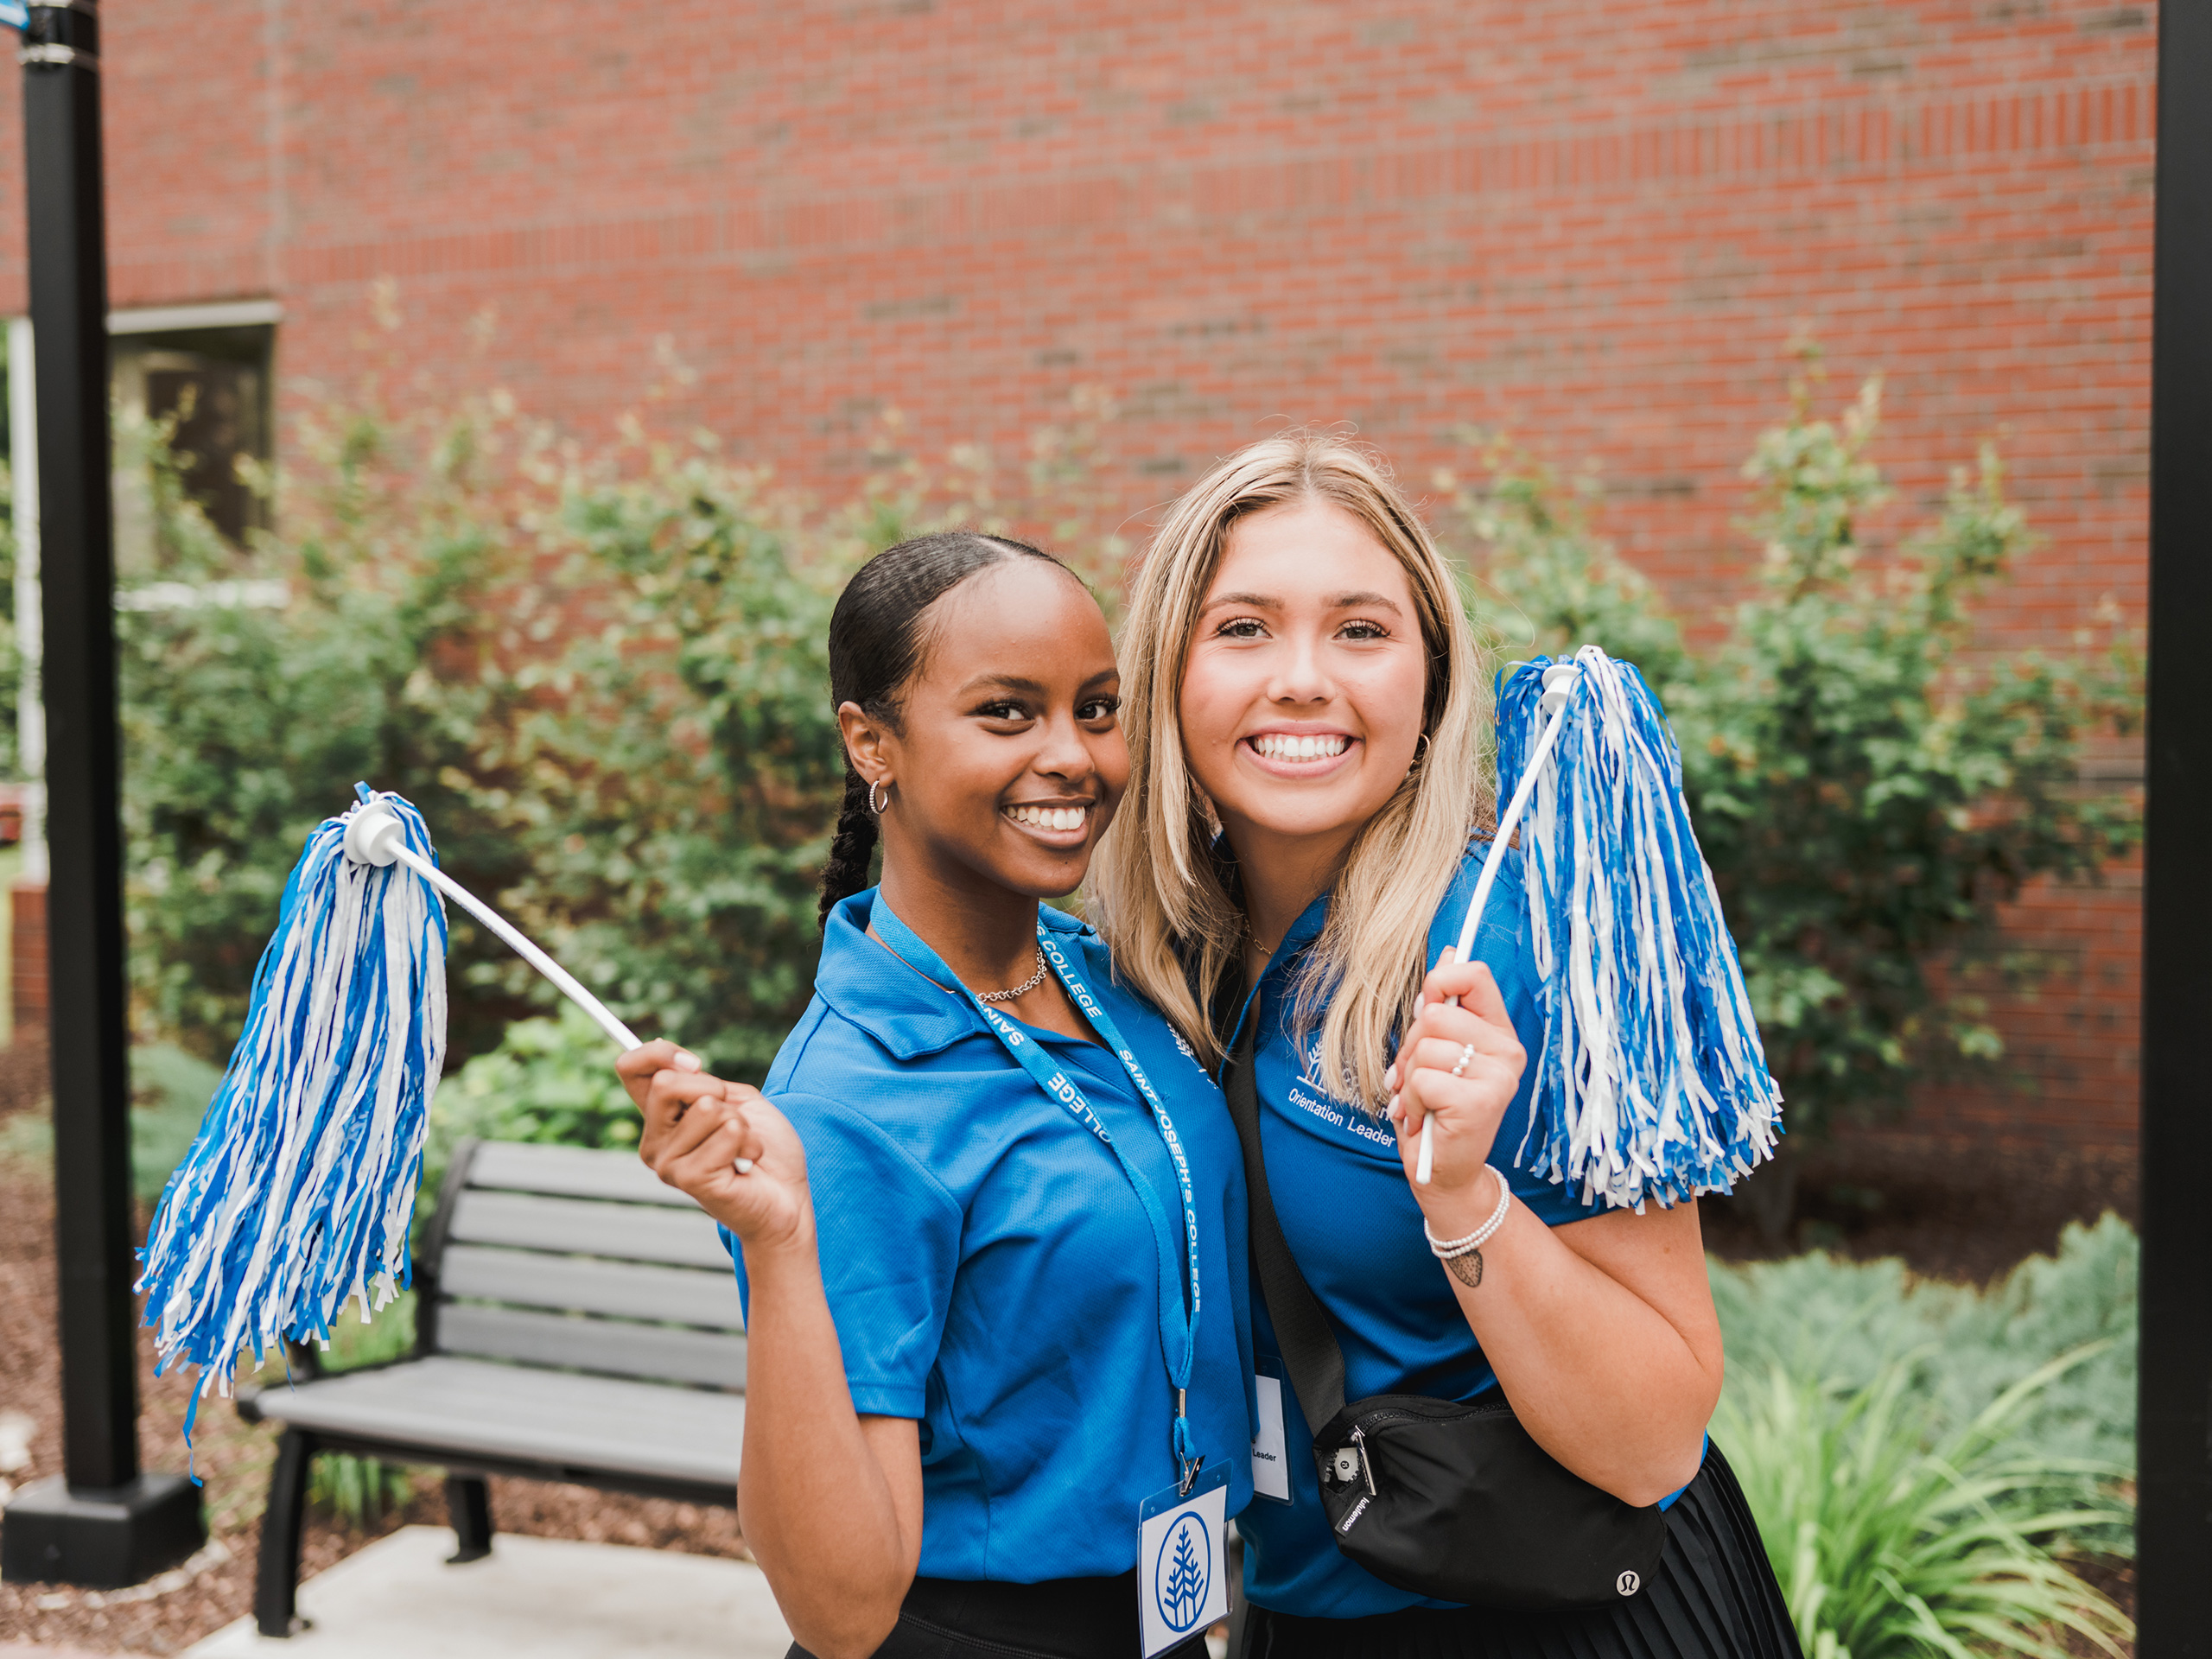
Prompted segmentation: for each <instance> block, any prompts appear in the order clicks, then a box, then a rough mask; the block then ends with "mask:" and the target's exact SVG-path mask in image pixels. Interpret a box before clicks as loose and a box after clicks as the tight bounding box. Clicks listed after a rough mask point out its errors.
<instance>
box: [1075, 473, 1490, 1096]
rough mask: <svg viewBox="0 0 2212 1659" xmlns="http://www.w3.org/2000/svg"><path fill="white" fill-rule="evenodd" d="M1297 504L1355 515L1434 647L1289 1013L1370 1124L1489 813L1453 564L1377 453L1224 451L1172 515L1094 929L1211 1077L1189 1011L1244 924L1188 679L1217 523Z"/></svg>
mask: <svg viewBox="0 0 2212 1659" xmlns="http://www.w3.org/2000/svg"><path fill="white" fill-rule="evenodd" d="M1307 500H1322V501H1328V502H1332V503H1333V504H1334V505H1338V506H1339V507H1342V508H1343V509H1344V510H1345V511H1346V512H1350V513H1351V515H1352V516H1353V517H1354V518H1357V519H1358V520H1359V521H1360V523H1361V524H1364V525H1365V526H1366V527H1367V528H1368V530H1370V531H1372V532H1373V534H1374V536H1375V539H1376V541H1377V542H1379V543H1382V544H1383V547H1384V548H1386V549H1388V550H1389V552H1390V553H1391V554H1392V555H1393V556H1395V558H1396V559H1397V561H1398V563H1400V564H1401V565H1402V566H1403V567H1404V569H1405V572H1406V576H1407V580H1408V585H1409V586H1410V587H1411V588H1412V589H1413V594H1414V609H1415V611H1416V612H1417V613H1418V614H1419V617H1420V620H1421V639H1422V642H1423V643H1424V644H1425V645H1427V649H1428V662H1429V670H1428V689H1427V696H1426V697H1425V699H1424V706H1423V710H1422V721H1421V728H1422V731H1423V732H1424V734H1426V735H1427V739H1428V741H1427V744H1426V745H1425V746H1423V747H1422V748H1421V752H1420V758H1419V760H1417V761H1416V763H1415V765H1414V768H1413V770H1412V771H1411V772H1408V773H1407V775H1406V779H1405V781H1404V782H1403V783H1402V784H1401V785H1399V786H1398V789H1397V791H1396V792H1395V794H1393V795H1392V796H1391V797H1390V798H1389V800H1388V801H1387V802H1385V803H1384V804H1383V807H1382V809H1381V810H1379V811H1377V812H1376V814H1375V816H1374V817H1371V818H1370V819H1369V820H1368V821H1367V823H1366V825H1365V826H1364V827H1363V829H1361V830H1360V832H1359V834H1358V836H1357V837H1356V838H1355V839H1354V840H1353V842H1352V843H1351V849H1350V850H1349V851H1348V852H1347V854H1346V855H1345V858H1344V868H1343V870H1342V871H1341V872H1340V873H1339V874H1338V877H1337V880H1336V886H1335V888H1334V890H1333V896H1332V900H1331V903H1330V906H1329V920H1328V925H1327V926H1326V927H1325V929H1324V930H1323V931H1322V933H1321V937H1320V938H1319V939H1318V940H1317V941H1315V943H1314V945H1313V950H1312V951H1311V953H1310V955H1309V956H1308V957H1307V960H1306V965H1305V968H1304V969H1303V971H1302V972H1301V974H1300V980H1299V985H1298V991H1297V1000H1296V1002H1295V1004H1294V1008H1295V1013H1294V1030H1295V1031H1296V1032H1297V1033H1298V1040H1299V1045H1300V1047H1301V1048H1303V1047H1304V1046H1305V1045H1306V1041H1307V1039H1309V1038H1310V1036H1311V1034H1312V1032H1313V1026H1314V1024H1315V1022H1316V1016H1317V1015H1319V1026H1320V1033H1321V1052H1320V1055H1319V1067H1318V1070H1317V1071H1316V1072H1315V1075H1316V1076H1318V1077H1325V1078H1336V1079H1341V1080H1342V1081H1341V1083H1340V1084H1339V1085H1338V1088H1337V1089H1336V1090H1332V1092H1339V1093H1344V1094H1349V1095H1350V1096H1351V1098H1353V1099H1354V1100H1356V1101H1357V1102H1358V1103H1360V1104H1362V1105H1363V1106H1365V1107H1367V1108H1369V1109H1370V1110H1373V1109H1379V1108H1380V1106H1381V1103H1382V1101H1383V1096H1384V1093H1385V1091H1384V1090H1383V1071H1384V1068H1385V1067H1386V1065H1388V1060H1387V1058H1386V1051H1387V1050H1388V1048H1389V1044H1390V1042H1391V1040H1392V1039H1394V1038H1395V1036H1396V1034H1397V1033H1398V1031H1399V1030H1400V1029H1401V1027H1402V1022H1403V1021H1404V1020H1405V1019H1406V1018H1407V1016H1408V1014H1409V1012H1410V1008H1411V1004H1412V1001H1413V997H1414V992H1415V991H1416V990H1417V989H1418V988H1419V987H1420V984H1421V973H1422V971H1423V969H1424V968H1425V966H1426V954H1427V939H1428V926H1429V922H1430V918H1432V916H1433V914H1434V912H1435V909H1436V906H1437V905H1438V903H1439V902H1440V900H1441V899H1443V897H1444V892H1445V889H1446V887H1449V886H1450V885H1451V882H1452V874H1453V873H1454V872H1455V871H1456V870H1457V869H1458V868H1459V861H1460V859H1461V858H1462V857H1463V856H1464V855H1465V850H1466V846H1467V839H1468V836H1469V834H1470V832H1471V831H1472V830H1473V829H1476V828H1477V827H1478V826H1479V825H1482V824H1484V823H1488V822H1490V821H1491V818H1492V817H1493V810H1492V801H1491V787H1490V785H1489V782H1488V777H1487V772H1486V769H1485V768H1484V766H1483V765H1482V754H1481V751H1482V750H1483V749H1484V748H1485V747H1488V744H1487V740H1488V738H1489V735H1490V732H1489V728H1490V721H1488V719H1487V718H1486V717H1485V716H1486V715H1487V712H1488V709H1489V704H1490V686H1489V683H1488V674H1487V671H1486V668H1487V665H1486V664H1485V663H1484V659H1483V653H1482V652H1481V651H1480V650H1479V648H1478V645H1477V644H1476V641H1475V635H1474V630H1473V628H1472V627H1471V626H1470V625H1469V623H1468V620H1467V613H1466V608H1465V605H1464V604H1463V602H1462V601H1461V599H1460V596H1459V584H1458V582H1457V581H1456V580H1455V579H1454V576H1453V573H1452V567H1451V565H1450V564H1449V563H1447V562H1446V559H1445V558H1444V556H1443V555H1442V554H1441V553H1440V552H1439V551H1438V550H1437V547H1436V544H1435V543H1434V542H1433V540H1432V539H1431V538H1430V537H1429V534H1428V531H1427V527H1426V526H1425V525H1424V524H1422V523H1421V520H1420V518H1417V517H1416V516H1415V515H1414V511H1413V508H1412V506H1411V505H1410V504H1408V501H1407V500H1406V499H1405V497H1404V495H1403V494H1402V493H1400V491H1399V489H1398V486H1397V484H1396V482H1395V480H1393V479H1392V477H1391V476H1390V474H1389V468H1388V467H1386V466H1385V465H1384V463H1383V461H1382V460H1381V459H1380V457H1378V456H1376V455H1374V454H1370V452H1369V451H1367V450H1365V449H1363V448H1359V447H1358V446H1357V445H1355V444H1352V443H1350V442H1346V441H1344V439H1342V438H1339V437H1336V436H1333V435H1328V434H1325V433H1315V432H1303V431H1301V432H1287V433H1284V434H1282V435H1279V436H1276V437H1272V438H1267V439H1263V440H1262V442H1258V443H1255V444H1253V445H1251V446H1250V447H1249V448H1245V449H1243V450H1241V451H1239V452H1238V453H1237V454H1234V455H1231V456H1230V458H1229V459H1228V460H1226V461H1223V462H1222V463H1221V464H1220V465H1219V466H1217V467H1215V468H1214V469H1213V471H1212V472H1211V473H1209V474H1206V476H1205V478H1203V479H1201V480H1198V483H1197V484H1195V485H1193V486H1192V487H1191V488H1190V489H1189V490H1188V491H1186V492H1185V493H1184V494H1183V496H1182V497H1181V499H1179V500H1178V501H1176V503H1175V504H1174V505H1173V507H1171V508H1170V509H1169V510H1168V512H1167V516H1166V519H1165V521H1164V522H1163V523H1162V524H1160V533H1159V534H1158V535H1157V536H1155V537H1154V538H1153V543H1152V546H1151V549H1150V550H1149V552H1148V553H1147V555H1146V556H1145V560H1144V563H1143V564H1142V565H1141V567H1140V568H1139V569H1138V571H1137V574H1136V576H1135V581H1134V582H1132V583H1131V588H1130V593H1129V604H1128V613H1127V615H1126V617H1125V618H1124V620H1123V622H1122V640H1121V652H1120V655H1121V660H1122V729H1123V731H1124V733H1125V734H1126V735H1127V738H1128V746H1129V762H1130V779H1129V788H1128V794H1127V795H1126V796H1124V797H1123V798H1122V808H1121V811H1120V813H1119V815H1118V816H1117V817H1116V820H1115V823H1114V826H1113V828H1112V829H1110V830H1109V832H1108V834H1107V836H1106V839H1105V842H1104V844H1103V846H1102V847H1101V848H1100V849H1099V858H1098V862H1097V863H1096V865H1095V866H1094V867H1093V880H1094V887H1093V895H1094V900H1095V902H1094V904H1093V906H1092V914H1093V916H1094V917H1096V919H1097V921H1098V924H1099V927H1100V931H1102V932H1103V935H1104V936H1105V938H1106V940H1107V942H1108V944H1109V945H1110V946H1111V947H1112V950H1113V953H1114V965H1115V971H1116V973H1117V974H1118V975H1119V976H1121V977H1122V978H1123V979H1126V980H1127V981H1128V982H1130V983H1131V984H1133V985H1135V987H1136V988H1138V989H1139V990H1141V991H1142V992H1143V993H1144V994H1145V995H1147V996H1148V997H1150V998H1151V999H1152V1001H1154V1003H1155V1004H1156V1005H1158V1007H1160V1010H1161V1011H1162V1012H1163V1013H1165V1014H1166V1016H1167V1018H1168V1020H1170V1021H1171V1022H1172V1023H1173V1025H1174V1027H1175V1028H1176V1029H1177V1030H1178V1031H1179V1032H1180V1033H1182V1035H1183V1037H1184V1039H1185V1041H1186V1042H1188V1043H1189V1044H1190V1045H1191V1046H1192V1048H1193V1049H1194V1050H1196V1051H1197V1052H1198V1053H1199V1054H1200V1055H1201V1056H1204V1057H1205V1058H1207V1059H1208V1060H1209V1061H1210V1062H1217V1061H1218V1060H1219V1059H1220V1058H1222V1047H1221V1043H1220V1041H1219V1039H1217V1038H1216V1037H1215V1035H1214V1033H1213V1028H1212V1026H1211V1022H1210V1021H1209V1020H1207V1018H1206V1016H1205V1011H1204V1009H1203V1007H1201V999H1202V998H1204V997H1205V996H1207V995H1211V992H1212V989H1213V988H1214V987H1215V986H1216V985H1217V984H1218V983H1219V982H1220V979H1221V976H1222V974H1223V972H1224V969H1225V968H1226V967H1227V966H1228V964H1229V963H1231V962H1232V961H1234V960H1236V958H1237V957H1238V955H1239V953H1240V952H1241V950H1242V948H1243V940H1244V937H1245V919H1244V916H1243V912H1242V911H1241V910H1239V909H1238V907H1237V906H1236V903H1235V902H1234V901H1233V900H1232V899H1230V894H1229V892H1228V890H1227V888H1226V887H1224V885H1223V882H1222V878H1221V874H1220V871H1219V869H1218V867H1217V863H1216V861H1215V858H1214V856H1213V853H1212V840H1213V836H1214V835H1215V833H1216V827H1215V822H1214V818H1213V815H1212V811H1211V807H1210V806H1209V804H1208V803H1207V802H1206V800H1205V796H1204V794H1203V792H1202V791H1200V790H1199V788H1198V785H1197V784H1196V783H1195V781H1194V780H1193V779H1192V776H1191V771H1190V766H1189V764H1188V762H1187V760H1185V753H1184V747H1183V723H1182V714H1181V709H1180V708H1179V698H1180V692H1181V689H1182V682H1183V667H1184V664H1185V660H1186V659H1187V658H1188V655H1189V652H1190V648H1191V641H1192V636H1193V634H1194V633H1195V632H1197V628H1198V612H1199V608H1200V607H1201V606H1202V605H1203V604H1204V603H1205V595H1206V590H1207V589H1208V588H1210V587H1211V585H1212V583H1213V578H1214V572H1215V570H1216V569H1217V568H1218V567H1219V565H1220V563H1221V556H1222V550H1223V548H1224V546H1225V545H1226V544H1227V542H1228V539H1229V532H1230V527H1231V526H1232V525H1233V524H1235V523H1236V521H1237V520H1238V519H1239V518H1243V517H1245V516H1247V515H1248V514H1250V513H1255V512H1263V511H1265V510H1266V509H1268V508H1269V507H1277V506H1284V505H1292V504H1294V503H1298V502H1301V501H1307ZM1324 1005H1325V1007H1326V1012H1325V1014H1322V1013H1321V1010H1322V1008H1323V1007H1324Z"/></svg>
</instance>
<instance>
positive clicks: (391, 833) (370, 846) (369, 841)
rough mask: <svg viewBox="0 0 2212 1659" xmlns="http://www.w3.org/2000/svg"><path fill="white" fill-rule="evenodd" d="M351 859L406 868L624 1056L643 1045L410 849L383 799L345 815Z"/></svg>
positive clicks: (561, 970) (597, 1002) (463, 889)
mask: <svg viewBox="0 0 2212 1659" xmlns="http://www.w3.org/2000/svg"><path fill="white" fill-rule="evenodd" d="M346 857H348V858H350V859H352V860H353V861H354V862H355V863H356V864H375V865H379V866H381V865H386V864H404V865H405V866H406V867H407V868H409V869H410V870H412V871H414V872H415V874H417V875H419V876H421V877H422V878H423V880H425V881H428V882H429V884H430V885H431V886H432V887H435V888H436V889H437V890H438V891H439V892H440V893H443V894H445V895H446V897H447V898H448V899H452V900H453V901H454V903H455V904H457V905H459V906H461V908H462V909H463V910H465V911H467V912H468V913H469V914H470V915H472V916H474V918H476V919H477V920H478V921H480V922H481V923H483V924H484V925H485V926H486V927H488V928H490V929H491V930H492V931H493V932H494V933H496V934H498V935H499V937H500V938H502V939H505V941H506V942H507V943H508V944H510V945H512V946H513V947H514V950H515V954H516V955H518V956H519V957H521V958H522V959H523V960H524V962H526V963H529V964H530V965H531V967H533V968H535V969H537V971H538V972H539V973H541V974H543V975H544V976H545V977H546V978H548V979H550V980H551V981H552V982H553V984H554V986H555V988H557V989H558V990H559V991H560V993H561V994H562V995H563V996H565V997H567V998H568V999H569V1001H571V1002H574V1003H575V1005H576V1006H577V1007H580V1008H582V1010H583V1011H584V1012H585V1013H586V1014H589V1015H590V1016H591V1017H592V1020H593V1021H594V1023H595V1024H596V1025H597V1026H598V1027H599V1028H600V1029H601V1031H603V1032H605V1033H607V1036H608V1037H609V1038H610V1039H613V1042H614V1043H615V1045H616V1046H618V1047H620V1048H621V1049H622V1050H623V1051H624V1052H628V1051H629V1050H631V1049H633V1048H638V1047H641V1046H642V1045H641V1044H640V1043H639V1040H638V1038H637V1036H636V1033H633V1032H632V1031H631V1029H630V1027H627V1026H626V1025H624V1024H623V1023H622V1022H621V1021H620V1020H617V1019H616V1018H615V1017H614V1016H613V1014H610V1013H608V1012H607V1005H606V1004H605V1003H604V1002H601V1001H600V1000H599V999H598V998H597V997H595V996H594V995H592V994H591V993H590V992H589V991H588V990H586V989H585V988H583V987H582V985H579V984H578V983H577V982H576V981H575V976H572V975H571V974H570V973H569V970H568V969H565V968H563V966H562V965H561V964H560V963H557V962H556V961H554V960H553V958H552V957H549V956H547V955H546V954H545V953H544V952H543V950H539V949H538V948H537V946H536V945H535V944H531V941H530V940H529V939H528V938H526V937H524V934H523V933H522V932H521V931H519V930H518V929H517V928H516V927H515V926H514V925H513V924H512V923H511V922H509V921H508V920H507V919H506V918H505V917H504V916H502V915H500V914H499V912H497V911H496V910H493V908H492V906H489V905H487V904H486V903H485V902H484V901H483V900H482V899H479V898H478V897H477V896H476V895H475V894H474V893H471V892H469V891H468V889H467V888H466V887H462V886H461V883H460V882H458V881H456V880H454V879H453V878H452V877H451V876H449V875H448V874H446V873H445V872H444V871H443V870H441V869H440V868H438V867H437V866H436V865H435V864H433V863H431V862H430V861H429V859H427V858H424V857H423V856H422V855H420V854H417V853H412V852H410V851H409V850H408V849H407V841H406V832H405V829H404V827H403V826H402V825H401V823H400V822H399V817H398V815H397V813H395V812H394V811H393V810H391V808H390V807H388V806H386V805H385V804H384V803H383V802H381V801H372V802H369V803H368V804H365V805H362V806H357V807H355V808H354V809H353V810H352V811H351V812H349V813H347V814H346Z"/></svg>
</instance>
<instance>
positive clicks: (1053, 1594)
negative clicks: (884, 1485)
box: [784, 1571, 1206, 1659]
mask: <svg viewBox="0 0 2212 1659" xmlns="http://www.w3.org/2000/svg"><path fill="white" fill-rule="evenodd" d="M1205 1650H1206V1649H1205V1637H1204V1636H1203V1635H1199V1636H1194V1637H1192V1638H1191V1639H1190V1640H1189V1641H1187V1642H1185V1643H1179V1644H1178V1645H1177V1646H1175V1647H1173V1648H1170V1649H1168V1650H1167V1651H1166V1653H1164V1654H1162V1655H1160V1659H1205ZM1142 1651H1143V1638H1142V1636H1141V1632H1140V1631H1139V1629H1138V1619H1137V1575H1136V1573H1135V1572H1134V1571H1132V1572H1128V1573H1122V1575H1121V1576H1120V1577H1118V1578H1111V1579H1052V1580H1047V1581H1046V1582H1045V1583H1042V1584H995V1583H992V1582H990V1581H988V1580H968V1579H916V1580H914V1583H913V1587H912V1589H910V1590H908V1591H907V1592H906V1600H905V1601H904V1602H903V1603H901V1604H900V1605H899V1623H898V1624H896V1625H895V1626H894V1627H893V1630H892V1632H891V1634H890V1635H889V1636H888V1637H885V1638H884V1642H883V1645H882V1646H881V1647H880V1648H878V1649H876V1650H875V1653H874V1659H1137V1656H1138V1654H1140V1653H1141V1652H1142ZM784 1659H814V1656H813V1655H811V1654H810V1653H808V1652H807V1650H806V1649H804V1648H802V1647H800V1646H799V1645H798V1643H796V1642H794V1643H791V1650H790V1651H789V1652H788V1653H786V1654H785V1656H784Z"/></svg>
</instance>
